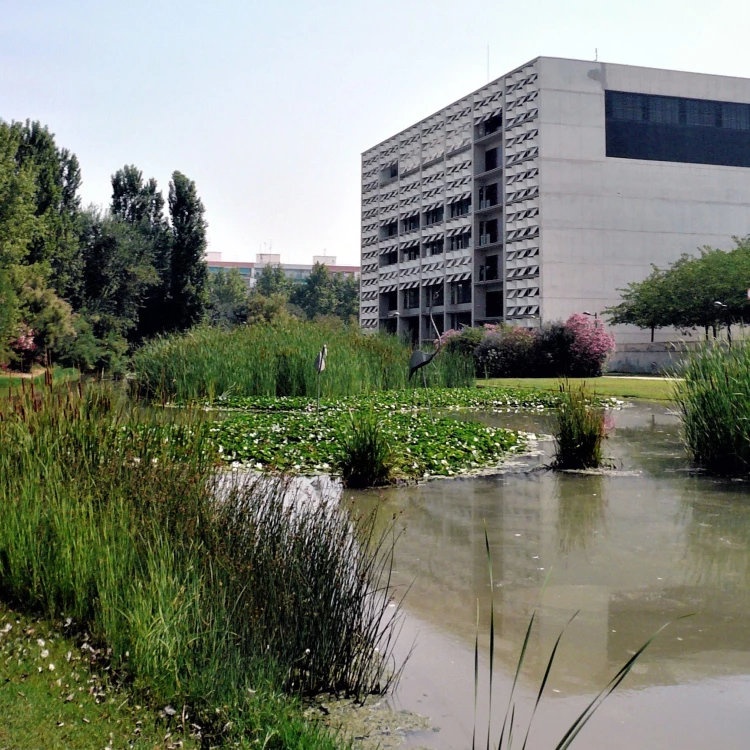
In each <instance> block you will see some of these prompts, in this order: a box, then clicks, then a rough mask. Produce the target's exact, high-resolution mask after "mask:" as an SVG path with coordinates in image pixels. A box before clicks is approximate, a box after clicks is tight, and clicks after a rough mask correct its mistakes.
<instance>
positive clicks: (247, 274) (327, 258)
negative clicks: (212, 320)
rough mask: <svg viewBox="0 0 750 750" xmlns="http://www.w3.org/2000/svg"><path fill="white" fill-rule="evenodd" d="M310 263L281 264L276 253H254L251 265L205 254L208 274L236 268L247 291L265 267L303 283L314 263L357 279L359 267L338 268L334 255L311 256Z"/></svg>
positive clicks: (279, 256)
mask: <svg viewBox="0 0 750 750" xmlns="http://www.w3.org/2000/svg"><path fill="white" fill-rule="evenodd" d="M312 261H313V262H312V264H311V265H306V264H304V263H282V262H281V255H279V254H278V253H256V255H255V262H254V263H252V262H248V261H229V260H222V259H221V253H216V252H209V253H207V254H206V262H207V263H208V271H209V273H217V272H218V271H229V270H231V269H232V268H236V269H237V270H238V271H239V272H240V273H241V274H242V278H243V279H244V280H245V282H246V283H247V288H248V289H252V288H253V287H254V286H255V282H256V281H257V279H258V276H260V274H261V273H262V271H263V269H264V268H265V267H266V266H271V267H273V268H276V267H281V269H282V270H283V271H284V273H285V274H286V276H287V278H289V279H291V280H292V281H304V280H305V279H306V278H307V277H308V276H309V275H310V273H311V272H312V269H313V266H314V265H315V264H316V263H321V264H322V265H324V266H325V267H326V268H327V269H328V270H329V271H330V272H331V273H333V274H341V275H342V276H351V277H353V278H355V279H358V278H359V266H339V265H337V264H336V256H334V255H313V258H312Z"/></svg>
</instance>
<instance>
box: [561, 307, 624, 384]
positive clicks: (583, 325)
mask: <svg viewBox="0 0 750 750" xmlns="http://www.w3.org/2000/svg"><path fill="white" fill-rule="evenodd" d="M565 328H566V329H567V330H568V331H570V332H572V334H573V339H572V342H571V344H570V354H571V358H570V372H569V373H568V374H569V375H571V376H573V375H575V376H576V377H582V378H590V377H599V376H600V375H601V374H602V370H603V368H604V364H605V362H606V361H607V358H608V357H609V355H610V354H611V353H612V352H613V351H614V350H615V339H614V337H613V336H611V335H610V334H608V333H607V332H606V331H605V329H604V326H603V325H600V323H599V321H598V320H597V319H596V318H595V319H594V322H593V323H592V322H591V318H589V317H586V316H585V315H581V314H579V313H575V314H574V315H571V316H570V317H569V318H568V319H567V320H566V321H565Z"/></svg>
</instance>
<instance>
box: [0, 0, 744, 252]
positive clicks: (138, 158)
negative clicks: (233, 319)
mask: <svg viewBox="0 0 750 750" xmlns="http://www.w3.org/2000/svg"><path fill="white" fill-rule="evenodd" d="M748 29H750V3H748V2H746V0H745V1H743V0H714V2H710V3H707V2H705V1H703V0H702V1H701V2H698V1H697V0H627V1H625V0H610V2H603V1H602V0H597V2H594V1H593V0H567V2H555V0H526V1H525V2H524V1H517V2H506V1H503V0H494V2H489V1H488V0H473V1H469V2H455V1H454V2H448V1H447V0H401V2H399V1H398V0H380V1H379V0H371V1H370V2H354V1H353V0H352V1H349V2H344V1H343V0H341V1H338V2H337V1H336V0H318V1H317V2H299V1H298V0H276V2H268V3H258V2H254V1H253V0H245V1H241V0H234V1H231V2H230V1H229V0H211V1H210V2H209V0H205V1H204V2H195V1H194V0H181V1H180V2H176V1H167V0H149V2H145V1H144V0H120V1H119V2H111V0H110V1H107V0H95V1H94V0H57V2H53V1H52V0H0V117H1V118H3V119H6V120H11V119H17V120H19V119H25V118H27V117H28V118H32V119H38V120H41V121H42V122H43V123H46V124H48V125H49V127H50V129H51V130H52V131H53V132H54V133H56V135H57V141H58V144H60V145H63V146H66V147H68V148H70V149H71V150H72V151H74V152H75V153H76V154H77V155H78V157H79V159H80V160H81V164H82V168H83V179H84V183H83V197H84V200H85V201H86V202H89V201H93V202H97V203H103V204H105V203H108V201H109V192H110V185H109V177H110V175H111V174H112V172H114V171H115V170H116V169H117V168H118V167H121V166H122V165H123V164H126V163H127V164H131V163H132V164H135V165H137V166H138V167H139V168H140V169H142V170H143V172H144V174H145V175H146V176H147V177H152V176H153V177H155V178H156V179H157V180H158V182H159V184H160V186H161V187H162V189H163V190H164V192H165V194H166V187H167V182H168V180H169V176H170V174H171V172H172V171H173V170H174V169H179V170H180V171H182V172H184V173H185V174H187V175H188V176H189V177H191V178H193V179H194V180H195V181H196V183H197V185H198V192H199V194H200V195H201V197H202V198H203V201H204V203H205V205H206V210H207V218H208V221H209V242H210V249H211V250H217V251H221V252H222V253H223V254H224V257H225V258H227V259H235V260H236V259H242V260H253V259H254V256H255V253H256V252H258V251H259V250H260V249H261V247H262V245H264V244H266V245H267V244H268V243H269V242H271V241H272V242H273V251H274V252H280V253H281V254H282V259H283V260H285V261H296V262H305V261H309V258H310V256H311V255H313V254H318V253H321V252H323V249H324V248H325V249H326V250H327V252H328V253H330V254H334V255H337V256H338V258H339V262H340V263H347V262H348V263H357V262H359V225H360V222H359V187H360V153H361V152H362V151H364V150H365V149H367V148H369V147H371V146H372V145H374V144H375V143H377V142H379V141H381V140H383V139H385V138H387V137H388V136H390V135H392V134H394V133H395V132H398V131H399V130H401V129H403V128H404V127H407V126H408V125H411V124H412V123H413V122H415V121H417V120H419V119H421V118H423V117H425V116H427V115H429V114H430V113H432V112H434V111H435V110H437V109H440V108H441V107H443V106H444V105H446V104H449V103H450V102H452V101H453V100H455V99H458V98H460V97H461V96H463V95H464V94H466V93H468V92H470V91H472V90H473V89H475V88H478V87H479V86H481V85H483V84H484V83H486V81H487V60H486V56H487V44H488V43H489V44H490V73H491V77H493V78H495V77H497V76H499V75H502V74H503V73H505V72H507V71H508V70H511V69H513V68H515V67H517V66H519V65H521V64H522V63H524V62H526V61H528V60H530V59H532V58H534V57H537V56H539V55H550V56H559V57H573V58H583V59H593V57H594V49H595V48H597V47H598V49H599V59H600V60H604V61H607V62H618V63H630V64H634V65H649V66H655V67H665V68H676V69H683V70H694V71H701V72H707V73H724V74H731V75H737V76H747V77H750V54H748V51H747V50H748V41H747V40H748Z"/></svg>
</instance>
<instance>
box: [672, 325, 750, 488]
mask: <svg viewBox="0 0 750 750" xmlns="http://www.w3.org/2000/svg"><path fill="white" fill-rule="evenodd" d="M677 374H678V375H679V376H681V378H682V379H679V380H676V381H675V385H674V399H675V401H676V403H677V406H678V409H679V413H680V418H681V421H682V428H683V438H684V440H685V444H686V446H687V449H688V452H689V453H690V456H691V458H692V459H693V461H694V462H695V463H696V464H698V465H700V466H703V467H704V468H706V469H707V470H708V471H710V472H713V473H715V474H729V475H736V474H747V473H748V471H749V470H750V346H749V345H748V344H747V342H745V341H743V340H740V341H737V342H735V343H734V344H733V345H732V347H731V348H730V347H728V346H726V345H725V344H711V343H706V344H704V345H703V346H702V347H701V348H699V349H698V350H697V351H695V352H693V353H692V354H691V356H690V357H689V358H688V359H686V360H685V361H684V362H683V363H682V365H681V366H679V367H678V370H677Z"/></svg>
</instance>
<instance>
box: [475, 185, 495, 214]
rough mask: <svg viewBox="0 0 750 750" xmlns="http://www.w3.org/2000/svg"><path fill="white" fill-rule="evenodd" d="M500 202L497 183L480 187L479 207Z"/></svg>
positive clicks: (488, 206)
mask: <svg viewBox="0 0 750 750" xmlns="http://www.w3.org/2000/svg"><path fill="white" fill-rule="evenodd" d="M497 204H498V197H497V183H496V182H493V183H492V185H485V186H484V187H480V188H479V208H480V209H482V208H490V207H491V206H496V205H497Z"/></svg>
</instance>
